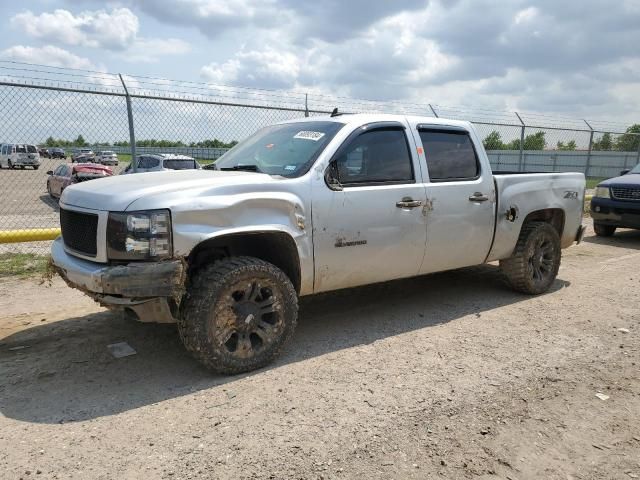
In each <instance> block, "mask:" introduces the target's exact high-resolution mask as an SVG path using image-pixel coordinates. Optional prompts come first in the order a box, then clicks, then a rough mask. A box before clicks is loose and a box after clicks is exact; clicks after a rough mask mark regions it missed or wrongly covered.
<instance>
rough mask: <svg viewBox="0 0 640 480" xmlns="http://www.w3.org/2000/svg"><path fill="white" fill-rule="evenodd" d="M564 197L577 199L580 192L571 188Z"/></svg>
mask: <svg viewBox="0 0 640 480" xmlns="http://www.w3.org/2000/svg"><path fill="white" fill-rule="evenodd" d="M564 198H570V199H572V200H577V199H578V192H573V191H571V190H567V191H566V192H564Z"/></svg>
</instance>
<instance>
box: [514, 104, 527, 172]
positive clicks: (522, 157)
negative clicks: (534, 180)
mask: <svg viewBox="0 0 640 480" xmlns="http://www.w3.org/2000/svg"><path fill="white" fill-rule="evenodd" d="M513 113H515V114H516V117H518V120H520V124H521V125H522V126H521V127H520V162H519V163H518V171H519V172H522V171H523V170H524V128H525V124H524V122H523V121H522V118H520V115H519V114H518V112H513Z"/></svg>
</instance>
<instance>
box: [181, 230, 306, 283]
mask: <svg viewBox="0 0 640 480" xmlns="http://www.w3.org/2000/svg"><path fill="white" fill-rule="evenodd" d="M240 255H243V256H244V255H246V256H250V257H256V258H260V259H262V260H265V261H267V262H269V263H272V264H274V265H275V266H276V267H278V268H279V269H280V270H282V271H283V272H284V273H285V274H286V275H287V276H288V277H289V279H290V280H291V283H293V286H294V288H295V289H296V292H298V293H300V257H299V256H298V249H297V247H296V243H295V241H294V240H293V238H291V236H290V235H288V234H286V233H283V232H251V233H234V234H229V235H223V236H221V237H216V238H212V239H210V240H206V241H204V242H202V243H200V244H199V245H197V246H196V247H195V248H194V249H193V250H192V251H191V253H190V254H189V257H188V259H187V261H188V263H189V275H191V274H192V273H193V272H195V271H197V270H198V268H200V267H201V266H203V265H206V264H209V263H212V262H215V261H217V260H220V259H222V258H225V257H231V256H240Z"/></svg>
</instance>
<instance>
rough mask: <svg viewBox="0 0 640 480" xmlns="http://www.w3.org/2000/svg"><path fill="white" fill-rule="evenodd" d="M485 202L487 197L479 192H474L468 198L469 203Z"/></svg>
mask: <svg viewBox="0 0 640 480" xmlns="http://www.w3.org/2000/svg"><path fill="white" fill-rule="evenodd" d="M487 200H489V197H487V196H486V195H484V194H482V193H480V192H475V193H474V194H473V195H471V196H470V197H469V201H470V202H486V201H487Z"/></svg>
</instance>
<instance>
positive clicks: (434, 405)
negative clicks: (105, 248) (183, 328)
mask: <svg viewBox="0 0 640 480" xmlns="http://www.w3.org/2000/svg"><path fill="white" fill-rule="evenodd" d="M0 173H4V172H0ZM587 235H588V236H587V238H586V240H585V242H584V243H583V244H582V245H579V246H575V247H572V248H570V249H568V250H565V251H564V258H563V264H562V268H561V269H560V274H559V278H558V280H557V281H556V283H555V285H554V286H553V288H552V291H550V292H549V293H548V294H546V295H542V296H538V297H528V296H523V295H519V294H516V293H513V292H511V291H509V290H508V289H507V288H506V287H505V286H504V284H503V281H502V278H501V276H500V274H499V271H498V269H497V268H496V266H495V265H486V266H481V267H474V268H468V269H463V270H458V271H454V272H448V273H442V274H436V275H431V276H426V277H421V278H415V279H410V280H402V281H397V282H392V283H387V284H382V285H375V286H371V287H366V288H359V289H355V290H348V291H341V292H337V293H332V294H326V295H322V296H319V297H316V298H311V299H305V300H304V301H303V302H302V307H301V316H300V324H299V328H298V330H297V332H296V334H295V336H294V339H293V342H292V344H291V345H290V346H289V348H288V349H287V350H286V352H285V354H284V356H283V357H281V358H280V359H279V360H278V361H277V362H276V363H275V364H274V365H272V366H271V367H270V368H266V369H263V370H261V371H258V372H253V373H251V374H246V375H241V376H235V377H220V376H214V375H211V374H209V373H208V372H207V371H205V370H204V369H203V368H201V367H199V366H198V365H197V364H196V363H195V362H194V361H192V360H191V359H190V358H189V356H188V355H187V354H186V353H185V351H184V350H183V349H182V347H181V345H180V343H179V340H178V338H177V335H176V331H175V328H174V327H173V326H166V325H164V326H163V325H145V324H139V323H135V322H132V321H130V320H126V319H124V318H122V317H120V316H117V315H114V314H112V313H109V312H107V311H104V310H102V309H101V308H100V307H98V306H97V305H96V304H94V303H93V302H91V301H90V300H89V299H87V298H85V297H83V296H82V295H81V294H79V293H78V292H75V291H72V290H70V289H68V288H67V287H66V286H64V285H63V284H62V282H61V281H59V280H54V282H53V284H52V286H50V287H46V286H42V285H38V283H37V282H36V281H33V280H29V281H16V280H11V281H4V282H2V283H0V288H1V289H2V293H3V294H2V296H0V312H1V313H0V472H3V473H2V474H1V475H0V476H1V477H2V478H7V479H13V478H16V479H17V478H24V479H27V478H59V479H62V478H78V479H94V478H97V479H112V478H118V479H138V478H172V479H173V478H181V479H182V478H233V479H238V478H278V479H279V478H304V479H307V478H318V479H319V478H337V479H340V478H345V479H347V478H349V479H351V478H367V479H378V478H379V479H388V478H397V479H410V478H416V479H424V478H483V479H484V478H486V479H490V478H501V479H512V480H516V479H543V478H544V479H562V480H567V479H594V480H595V479H625V480H628V479H629V478H640V415H638V414H639V413H640V376H639V373H640V313H639V312H640V295H638V286H639V280H640V232H631V231H621V232H620V233H618V234H616V236H615V237H613V238H611V239H606V240H603V239H600V238H596V237H594V236H593V232H592V231H591V230H590V231H589V233H588V234H587ZM120 341H126V342H128V343H129V344H130V345H131V346H132V347H133V348H134V349H135V350H136V351H137V354H136V355H133V356H129V357H125V358H120V359H115V358H113V357H112V356H111V355H110V353H109V352H108V350H107V345H109V344H112V343H115V342H120ZM597 394H599V396H600V397H601V398H602V399H601V398H599V397H598V396H597Z"/></svg>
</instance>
